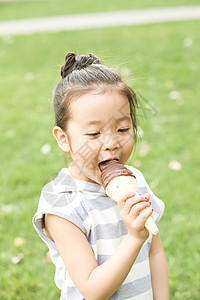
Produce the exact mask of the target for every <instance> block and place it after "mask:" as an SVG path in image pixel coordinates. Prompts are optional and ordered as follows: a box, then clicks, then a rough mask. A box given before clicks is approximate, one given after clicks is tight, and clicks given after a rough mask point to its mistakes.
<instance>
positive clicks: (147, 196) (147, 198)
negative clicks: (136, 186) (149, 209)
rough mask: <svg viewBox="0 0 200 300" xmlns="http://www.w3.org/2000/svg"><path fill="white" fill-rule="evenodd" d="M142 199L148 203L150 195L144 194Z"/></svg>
mask: <svg viewBox="0 0 200 300" xmlns="http://www.w3.org/2000/svg"><path fill="white" fill-rule="evenodd" d="M143 197H144V200H145V201H149V200H150V194H149V193H146V194H144V195H143Z"/></svg>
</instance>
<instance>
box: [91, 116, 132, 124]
mask: <svg viewBox="0 0 200 300" xmlns="http://www.w3.org/2000/svg"><path fill="white" fill-rule="evenodd" d="M113 119H114V118H113ZM115 120H116V122H121V121H129V122H131V117H128V116H123V117H121V118H119V119H115ZM98 124H101V121H98V120H93V121H89V122H87V123H85V126H91V125H98Z"/></svg>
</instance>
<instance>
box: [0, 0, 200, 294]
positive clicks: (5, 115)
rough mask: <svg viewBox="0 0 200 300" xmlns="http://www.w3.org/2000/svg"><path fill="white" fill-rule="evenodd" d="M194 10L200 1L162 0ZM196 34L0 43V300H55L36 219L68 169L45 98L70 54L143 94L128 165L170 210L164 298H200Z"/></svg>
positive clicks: (174, 26)
mask: <svg viewBox="0 0 200 300" xmlns="http://www.w3.org/2000/svg"><path fill="white" fill-rule="evenodd" d="M194 4H199V1H194V0H193V1H192V0H191V1H190V2H189V1H184V0H179V1H178V0H176V1H171V0H169V1H168V2H167V5H168V6H178V5H194ZM165 5H166V1H157V0H152V1H145V0H143V1H130V0H125V1H120V0H116V1H101V2H100V1H92V0H85V1H81V0H78V1H76V2H75V1H27V2H17V1H15V2H14V3H11V2H8V3H0V20H11V19H20V18H29V17H30V18H31V17H41V16H50V15H54V14H55V15H61V14H73V13H87V12H100V11H111V10H112V11H113V10H129V9H138V8H147V7H159V6H160V7H163V6H165ZM199 32H200V20H199V21H187V22H173V23H162V24H151V25H140V26H135V27H131V26H130V27H119V28H117V27H116V28H105V29H95V30H94V29H91V30H83V31H71V32H64V31H63V32H59V33H45V34H33V35H30V36H6V37H0V80H1V85H0V95H1V105H0V115H1V122H0V132H1V134H0V145H1V152H0V153H1V155H0V165H1V172H0V181H1V185H0V220H1V221H0V265H1V280H0V299H3V300H4V299H5V300H10V299H13V300H16V299H20V300H27V299H41V300H42V299H43V300H45V299H59V295H60V293H59V290H58V289H57V288H56V286H55V284H54V267H53V265H52V263H51V262H50V261H49V258H48V254H47V250H48V249H47V247H46V246H45V244H44V243H43V242H42V241H41V240H40V239H39V238H38V236H37V234H36V233H35V231H34V229H33V226H32V216H33V214H34V213H35V211H36V209H37V204H38V200H39V196H40V191H41V189H42V187H43V185H44V184H45V183H46V181H47V180H48V177H49V176H51V175H53V174H56V173H58V172H59V171H60V169H61V168H62V167H63V166H64V158H63V154H62V152H61V150H59V149H58V147H57V144H56V141H55V140H54V138H53V136H52V134H51V131H52V128H53V125H54V116H53V105H52V97H51V93H52V89H53V88H54V87H55V85H56V83H57V82H58V81H59V80H60V75H59V72H60V66H61V65H62V64H63V61H64V57H65V54H66V53H67V52H71V51H75V52H77V53H78V54H83V53H90V52H93V53H95V54H96V55H97V56H99V57H100V58H101V61H102V63H104V64H106V65H109V66H111V67H115V66H116V68H117V70H118V71H119V72H120V73H121V75H122V77H123V78H124V79H125V80H126V81H127V82H128V83H129V84H130V85H131V87H132V88H133V89H134V90H135V91H136V93H137V94H138V95H139V103H140V109H139V111H138V119H139V127H140V133H141V139H139V141H138V145H137V147H136V151H135V153H134V155H133V156H132V157H131V158H130V160H129V163H130V164H132V165H134V166H136V167H138V168H139V169H140V170H141V171H142V172H143V174H144V175H145V178H146V180H147V181H148V183H149V184H150V186H151V188H152V190H153V191H154V193H155V194H156V195H157V196H158V197H160V198H161V199H163V200H164V202H165V205H166V209H165V214H164V216H163V218H162V220H161V221H160V223H159V228H160V236H161V239H162V241H163V246H164V248H165V253H166V258H167V262H168V269H169V282H170V299H174V300H199V299H200V286H199V282H200V273H199V265H200V250H199V249H200V239H199V228H200V218H199V209H200V203H199V199H198V194H199V193H200V187H199V167H200V162H199V150H200V135H199V130H200V122H199V98H200V81H199V71H200V70H199V69H200V63H199V47H200V35H199ZM16 238H18V239H17V240H16ZM19 238H20V239H19Z"/></svg>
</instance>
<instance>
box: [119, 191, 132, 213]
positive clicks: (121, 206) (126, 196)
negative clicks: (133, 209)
mask: <svg viewBox="0 0 200 300" xmlns="http://www.w3.org/2000/svg"><path fill="white" fill-rule="evenodd" d="M135 195H136V193H135V192H129V193H128V194H127V195H125V196H124V197H123V198H122V199H121V200H120V201H119V202H118V205H119V208H120V209H123V208H124V206H125V203H126V202H127V200H128V199H130V198H133V197H135Z"/></svg>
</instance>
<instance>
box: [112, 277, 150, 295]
mask: <svg viewBox="0 0 200 300" xmlns="http://www.w3.org/2000/svg"><path fill="white" fill-rule="evenodd" d="M150 289H151V276H150V274H149V275H147V276H145V277H143V278H140V279H137V280H135V281H133V282H129V283H126V284H123V285H122V286H121V287H120V288H119V289H118V290H117V291H116V292H115V293H114V294H113V295H112V297H110V298H109V299H110V300H125V299H128V298H130V297H135V296H137V295H140V294H143V293H145V292H147V291H148V290H150Z"/></svg>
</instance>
